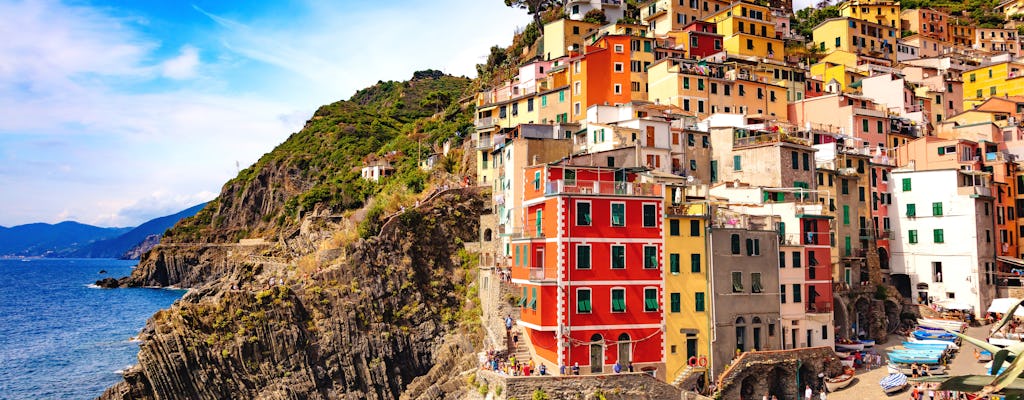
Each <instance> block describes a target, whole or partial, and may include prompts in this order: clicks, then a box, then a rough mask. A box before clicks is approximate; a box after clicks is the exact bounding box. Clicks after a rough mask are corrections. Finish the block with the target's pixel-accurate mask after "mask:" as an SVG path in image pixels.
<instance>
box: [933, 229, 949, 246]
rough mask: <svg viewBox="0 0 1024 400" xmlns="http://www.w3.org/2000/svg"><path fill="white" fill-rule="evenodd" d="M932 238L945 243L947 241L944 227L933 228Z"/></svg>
mask: <svg viewBox="0 0 1024 400" xmlns="http://www.w3.org/2000/svg"><path fill="white" fill-rule="evenodd" d="M932 238H933V239H934V240H935V243H944V242H945V241H946V240H945V237H944V236H943V234H942V229H935V230H932Z"/></svg>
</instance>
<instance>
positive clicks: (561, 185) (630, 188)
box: [544, 179, 662, 197]
mask: <svg viewBox="0 0 1024 400" xmlns="http://www.w3.org/2000/svg"><path fill="white" fill-rule="evenodd" d="M661 193H662V192H661V185H655V184H653V183H637V182H612V181H580V180H568V181H567V180H563V179H558V180H553V181H548V182H547V184H546V185H545V186H544V194H546V195H549V196H551V195H558V194H587V195H591V194H598V195H611V196H638V197H661Z"/></svg>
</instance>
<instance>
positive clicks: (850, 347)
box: [836, 342, 864, 351]
mask: <svg viewBox="0 0 1024 400" xmlns="http://www.w3.org/2000/svg"><path fill="white" fill-rule="evenodd" d="M836 350H840V351H861V350H864V343H860V342H855V343H839V342H836Z"/></svg>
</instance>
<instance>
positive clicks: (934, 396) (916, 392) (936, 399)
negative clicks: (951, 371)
mask: <svg viewBox="0 0 1024 400" xmlns="http://www.w3.org/2000/svg"><path fill="white" fill-rule="evenodd" d="M938 388H939V384H938V383H920V384H917V385H914V387H913V388H911V389H910V399H911V400H966V399H968V398H969V397H968V393H967V392H957V391H953V390H938Z"/></svg>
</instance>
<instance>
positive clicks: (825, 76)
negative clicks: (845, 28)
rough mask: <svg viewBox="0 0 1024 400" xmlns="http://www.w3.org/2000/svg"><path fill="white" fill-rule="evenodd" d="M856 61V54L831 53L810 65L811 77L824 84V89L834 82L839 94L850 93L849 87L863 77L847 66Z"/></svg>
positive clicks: (844, 52)
mask: <svg viewBox="0 0 1024 400" xmlns="http://www.w3.org/2000/svg"><path fill="white" fill-rule="evenodd" d="M857 59H858V57H857V55H856V54H853V53H850V52H846V51H841V50H840V51H833V52H832V53H830V54H829V55H828V56H825V58H823V59H822V60H821V61H820V62H817V63H815V64H813V65H811V76H812V77H814V78H815V79H819V80H821V81H822V82H824V83H825V86H826V88H827V87H828V85H829V84H830V83H833V81H834V84H838V85H839V88H838V91H839V92H851V91H852V89H850V85H851V84H853V83H854V82H856V81H858V80H860V79H863V78H864V76H865V75H864V74H862V73H860V72H858V71H857V70H856V69H854V68H853V67H851V66H849V64H850V63H851V62H853V63H856V60H857ZM851 60H852V61H851ZM826 91H827V90H826Z"/></svg>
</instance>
